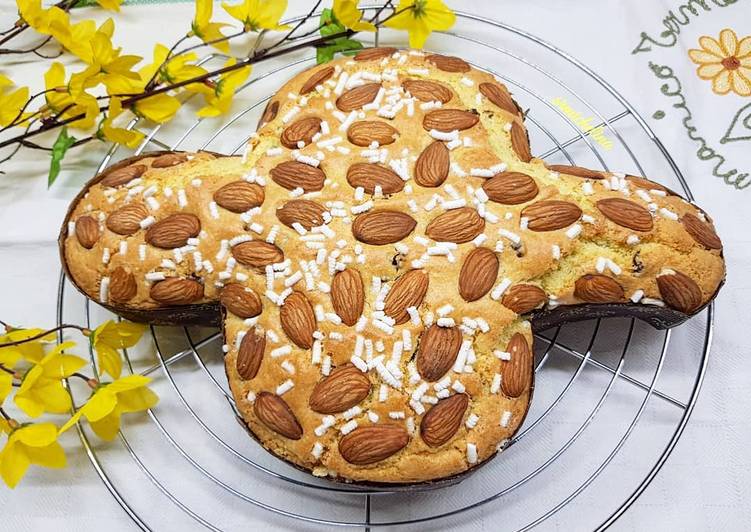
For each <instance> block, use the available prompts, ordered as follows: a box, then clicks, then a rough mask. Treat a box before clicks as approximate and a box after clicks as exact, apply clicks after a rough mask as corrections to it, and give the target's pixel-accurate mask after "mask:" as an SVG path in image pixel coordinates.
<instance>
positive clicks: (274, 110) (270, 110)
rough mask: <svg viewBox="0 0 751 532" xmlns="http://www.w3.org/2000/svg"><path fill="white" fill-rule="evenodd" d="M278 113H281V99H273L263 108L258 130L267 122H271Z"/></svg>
mask: <svg viewBox="0 0 751 532" xmlns="http://www.w3.org/2000/svg"><path fill="white" fill-rule="evenodd" d="M278 113H279V100H271V101H270V102H269V103H267V104H266V108H265V109H264V110H263V114H262V115H261V119H260V120H258V125H257V126H256V130H258V129H261V128H262V127H263V126H265V125H266V124H268V123H269V122H271V121H272V120H273V119H275V118H276V115H277V114H278Z"/></svg>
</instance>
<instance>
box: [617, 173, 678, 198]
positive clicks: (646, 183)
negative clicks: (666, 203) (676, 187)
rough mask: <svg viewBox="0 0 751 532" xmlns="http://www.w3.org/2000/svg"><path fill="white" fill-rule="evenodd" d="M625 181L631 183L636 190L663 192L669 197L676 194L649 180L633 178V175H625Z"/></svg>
mask: <svg viewBox="0 0 751 532" xmlns="http://www.w3.org/2000/svg"><path fill="white" fill-rule="evenodd" d="M626 180H627V181H628V182H629V183H631V184H632V185H633V186H635V187H636V188H643V189H645V190H660V191H662V192H665V193H666V194H668V195H669V196H676V195H677V194H676V193H675V192H673V191H672V190H670V189H669V188H668V187H666V186H663V185H661V184H659V183H655V182H654V181H650V180H649V179H644V178H643V177H639V176H635V175H627V176H626Z"/></svg>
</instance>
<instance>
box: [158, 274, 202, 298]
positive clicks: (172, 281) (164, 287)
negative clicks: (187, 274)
mask: <svg viewBox="0 0 751 532" xmlns="http://www.w3.org/2000/svg"><path fill="white" fill-rule="evenodd" d="M149 295H150V296H151V299H153V300H154V301H158V302H159V303H164V304H165V305H188V304H190V303H193V302H194V301H198V300H199V299H201V298H203V285H202V284H201V283H199V282H198V281H196V280H194V279H186V278H183V277H169V278H167V279H165V280H164V281H159V282H157V283H154V285H153V286H152V287H151V291H150V293H149Z"/></svg>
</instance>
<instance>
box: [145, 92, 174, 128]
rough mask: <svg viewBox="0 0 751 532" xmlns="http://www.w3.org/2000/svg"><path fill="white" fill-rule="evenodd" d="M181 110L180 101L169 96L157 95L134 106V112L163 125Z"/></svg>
mask: <svg viewBox="0 0 751 532" xmlns="http://www.w3.org/2000/svg"><path fill="white" fill-rule="evenodd" d="M179 109H180V101H179V100H178V99H177V98H175V97H174V96H170V95H168V94H155V95H154V96H149V97H148V98H145V99H143V100H140V101H138V102H136V103H135V104H134V105H133V111H134V112H135V113H136V114H138V115H140V116H142V117H144V118H148V119H149V120H151V121H153V122H156V123H157V124H161V123H163V122H167V121H168V120H170V119H171V118H172V117H173V116H175V113H177V111H178V110H179Z"/></svg>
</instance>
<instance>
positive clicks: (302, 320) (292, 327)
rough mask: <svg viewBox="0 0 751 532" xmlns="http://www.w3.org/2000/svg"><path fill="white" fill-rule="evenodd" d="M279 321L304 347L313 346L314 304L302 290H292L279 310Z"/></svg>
mask: <svg viewBox="0 0 751 532" xmlns="http://www.w3.org/2000/svg"><path fill="white" fill-rule="evenodd" d="M279 321H280V322H281V324H282V329H284V332H285V333H286V334H287V336H288V337H289V339H290V340H292V342H293V343H294V344H295V345H297V346H298V347H302V348H303V349H310V348H311V347H313V333H314V332H315V330H316V316H315V313H314V312H313V305H311V304H310V301H308V298H307V297H305V294H303V293H302V292H298V291H295V292H292V293H291V294H290V295H289V296H288V297H287V299H285V300H284V304H283V305H282V307H281V309H280V310H279Z"/></svg>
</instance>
